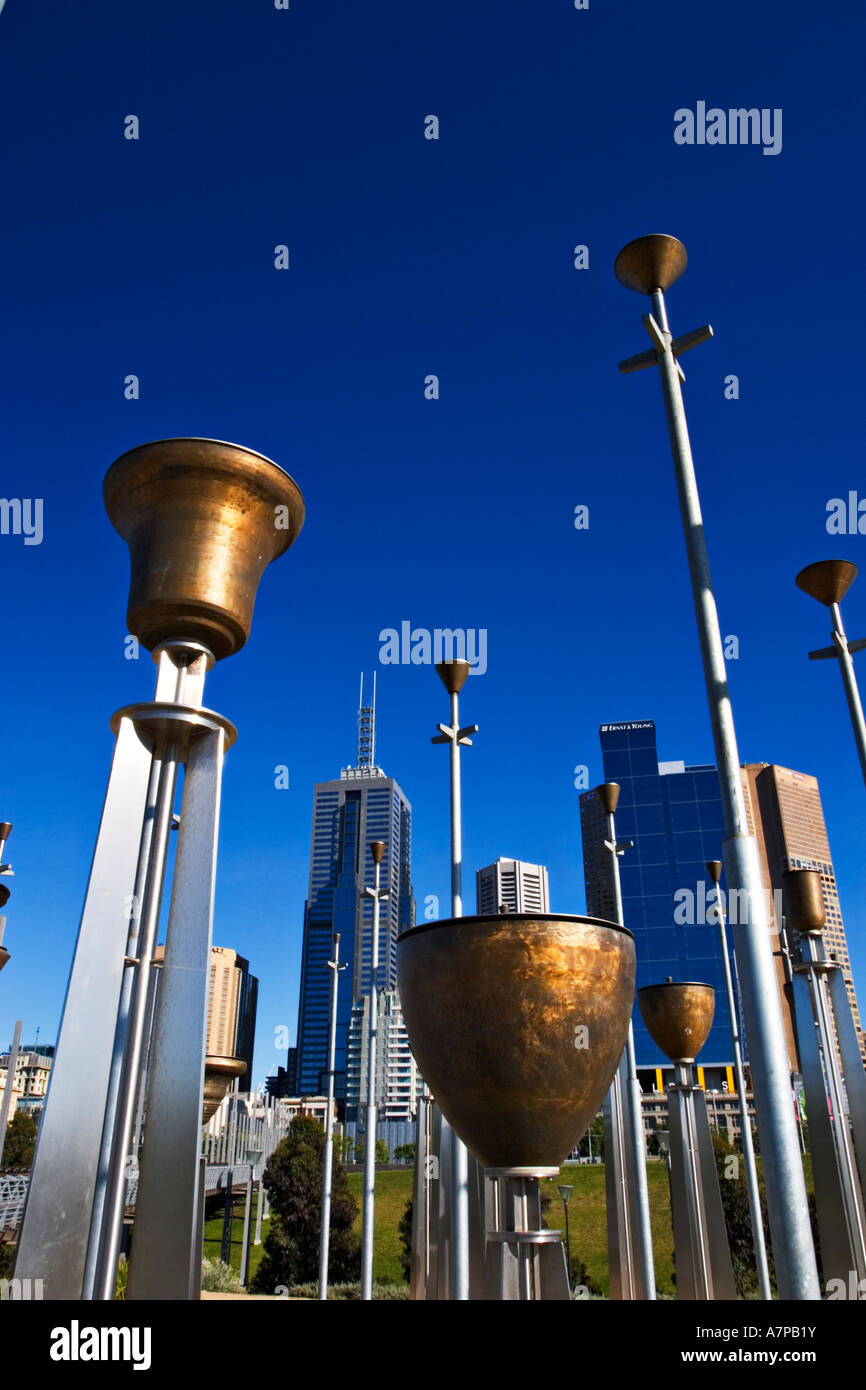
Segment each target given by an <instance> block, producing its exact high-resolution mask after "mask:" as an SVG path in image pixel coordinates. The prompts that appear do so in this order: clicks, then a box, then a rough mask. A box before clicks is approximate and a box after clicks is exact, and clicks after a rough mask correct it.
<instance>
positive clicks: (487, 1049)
mask: <svg viewBox="0 0 866 1390" xmlns="http://www.w3.org/2000/svg"><path fill="white" fill-rule="evenodd" d="M397 974H398V989H399V992H400V999H401V1002H402V1005H403V1012H404V1016H405V1019H406V1027H407V1030H408V1033H409V1042H410V1044H411V1047H412V1051H413V1053H414V1055H415V1060H416V1061H417V1063H418V1066H419V1068H420V1070H421V1073H422V1075H423V1077H424V1079H425V1081H426V1082H427V1083H428V1085H429V1086H430V1089H431V1091H432V1092H433V1095H434V1097H435V1099H436V1101H437V1102H438V1104H439V1105H440V1107H441V1109H442V1112H443V1114H444V1115H445V1117H446V1119H447V1120H448V1122H449V1124H450V1125H451V1126H452V1128H453V1129H454V1130H455V1132H456V1133H457V1134H458V1135H459V1137H460V1138H461V1139H462V1140H463V1142H464V1144H466V1145H467V1147H468V1148H469V1149H470V1150H471V1151H472V1153H473V1154H474V1155H475V1156H476V1158H477V1159H479V1161H480V1162H481V1163H482V1164H484V1166H485V1167H487V1168H506V1167H507V1168H513V1167H531V1168H537V1167H539V1166H541V1167H546V1166H551V1165H558V1164H559V1163H560V1162H561V1161H562V1159H564V1158H565V1157H567V1155H568V1154H569V1153H570V1151H571V1149H572V1148H573V1147H574V1145H575V1144H576V1143H577V1141H578V1140H579V1139H580V1137H581V1135H582V1134H583V1133H584V1131H585V1130H586V1127H587V1125H588V1124H589V1122H590V1120H591V1119H592V1117H593V1116H594V1115H595V1114H596V1112H597V1111H598V1108H599V1106H600V1104H601V1102H602V1099H603V1098H604V1094H605V1092H606V1091H607V1088H608V1086H609V1085H610V1082H611V1078H612V1077H613V1074H614V1072H615V1070H616V1067H617V1063H618V1062H619V1059H620V1056H621V1055H622V1050H623V1047H624V1046H625V1041H626V1035H627V1033H628V1024H629V1017H630V1015H631V1007H632V1002H633V999H634V976H635V958H634V941H633V939H632V936H631V933H630V932H628V931H626V930H624V928H622V927H618V926H616V925H614V924H613V923H612V922H603V921H599V920H597V919H596V918H592V917H565V916H551V915H545V916H537V915H534V914H524V913H508V914H506V915H497V916H495V917H460V918H454V919H451V920H448V921H443V922H429V923H424V924H423V925H421V926H417V927H413V928H411V929H410V930H409V931H407V932H404V933H403V934H402V936H400V937H399V938H398V942H397Z"/></svg>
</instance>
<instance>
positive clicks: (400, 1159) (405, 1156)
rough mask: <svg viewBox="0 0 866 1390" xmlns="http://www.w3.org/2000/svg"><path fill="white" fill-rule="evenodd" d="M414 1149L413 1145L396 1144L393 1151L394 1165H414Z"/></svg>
mask: <svg viewBox="0 0 866 1390" xmlns="http://www.w3.org/2000/svg"><path fill="white" fill-rule="evenodd" d="M415 1147H416V1146H415V1145H414V1144H398V1145H397V1147H396V1149H395V1150H394V1155H393V1156H394V1161H395V1162H396V1163H414V1162H415Z"/></svg>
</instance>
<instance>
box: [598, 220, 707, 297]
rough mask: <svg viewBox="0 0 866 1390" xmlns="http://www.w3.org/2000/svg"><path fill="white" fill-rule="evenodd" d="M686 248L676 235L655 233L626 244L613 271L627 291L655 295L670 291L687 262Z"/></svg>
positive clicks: (615, 262)
mask: <svg viewBox="0 0 866 1390" xmlns="http://www.w3.org/2000/svg"><path fill="white" fill-rule="evenodd" d="M688 259H689V258H688V256H687V255H686V248H685V247H684V246H683V244H682V242H681V241H678V240H677V238H676V237H675V236H666V235H665V234H664V233H662V232H653V233H651V235H650V236H639V237H637V238H636V239H635V240H634V241H630V242H629V243H628V246H624V247H623V248H622V250H621V251H620V253H619V255H618V256H617V258H616V260H615V261H614V264H613V273H614V275H615V276H616V278H617V280H619V283H620V284H621V285H625V287H626V289H627V290H635V291H636V292H637V293H638V294H652V292H653V290H667V289H670V287H671V285H673V284H674V282H675V281H677V280H679V278H680V276H681V275H682V273H683V271H684V270H685V268H686V265H687V264H688Z"/></svg>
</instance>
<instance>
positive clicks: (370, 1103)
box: [361, 840, 388, 1302]
mask: <svg viewBox="0 0 866 1390" xmlns="http://www.w3.org/2000/svg"><path fill="white" fill-rule="evenodd" d="M370 850H371V852H372V855H373V875H374V877H373V887H372V888H365V889H364V892H365V895H366V896H367V897H369V898H372V899H373V939H372V945H371V955H370V1028H369V1033H368V1037H369V1045H368V1048H367V1107H366V1114H367V1145H366V1148H365V1149H364V1209H363V1216H362V1227H361V1299H362V1300H363V1301H366V1302H369V1300H370V1299H372V1297H373V1236H374V1225H375V1216H376V1125H377V1116H378V1107H377V1105H376V1092H377V1090H378V1056H377V1044H378V1039H379V995H378V984H379V902H380V899H382V898H387V897H388V892H387V889H386V890H382V889H380V887H379V876H380V870H381V865H382V855H383V854H384V852H385V846H384V844H383V842H382V841H381V840H374V841H373V843H372V844H371V846H370Z"/></svg>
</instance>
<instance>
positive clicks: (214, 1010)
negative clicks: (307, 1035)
mask: <svg viewBox="0 0 866 1390" xmlns="http://www.w3.org/2000/svg"><path fill="white" fill-rule="evenodd" d="M258 994H259V982H258V980H257V979H256V977H255V975H251V974H250V963H249V961H248V960H245V959H244V957H243V956H240V955H238V953H237V951H233V950H231V949H230V948H229V947H228V946H212V947H211V952H210V990H209V994H208V1011H207V1052H208V1054H209V1055H212V1056H215V1057H243V1059H244V1061H245V1062H246V1064H247V1070H246V1073H245V1075H244V1077H243V1082H242V1089H244V1090H252V1084H253V1048H254V1045H255V1036H256V1010H257V1005H258Z"/></svg>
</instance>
